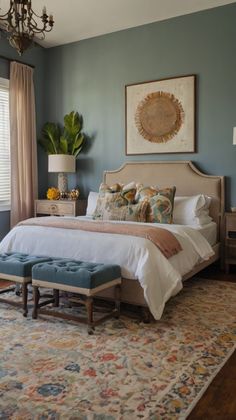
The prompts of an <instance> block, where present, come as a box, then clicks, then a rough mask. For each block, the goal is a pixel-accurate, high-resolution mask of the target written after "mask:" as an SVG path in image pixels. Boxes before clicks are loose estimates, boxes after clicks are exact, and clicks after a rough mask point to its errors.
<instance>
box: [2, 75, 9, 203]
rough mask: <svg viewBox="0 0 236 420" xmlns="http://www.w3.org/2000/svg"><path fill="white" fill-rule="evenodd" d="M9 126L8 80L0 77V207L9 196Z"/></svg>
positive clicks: (7, 201) (6, 201) (7, 200)
mask: <svg viewBox="0 0 236 420" xmlns="http://www.w3.org/2000/svg"><path fill="white" fill-rule="evenodd" d="M9 126H10V124H9V81H8V80H7V79H2V78H0V209H1V207H3V206H9V204H10V198H11V189H10V127H9Z"/></svg>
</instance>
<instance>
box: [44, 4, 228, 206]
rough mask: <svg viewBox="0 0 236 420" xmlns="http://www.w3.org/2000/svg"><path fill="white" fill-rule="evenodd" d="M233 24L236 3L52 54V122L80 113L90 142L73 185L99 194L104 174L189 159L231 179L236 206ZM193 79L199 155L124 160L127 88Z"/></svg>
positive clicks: (49, 89)
mask: <svg viewBox="0 0 236 420" xmlns="http://www.w3.org/2000/svg"><path fill="white" fill-rule="evenodd" d="M235 17H236V4H231V5H229V6H224V7H218V8H215V9H211V10H208V11H204V12H200V13H195V14H190V15H186V16H183V17H178V18H173V19H169V20H166V21H163V22H157V23H154V24H149V25H145V26H141V27H138V28H133V29H129V30H125V31H120V32H116V33H112V34H109V35H104V36H100V37H96V38H93V39H89V40H84V41H81V42H77V43H73V44H68V45H64V46H60V47H57V48H52V49H49V50H47V51H46V56H47V77H46V83H47V88H46V92H47V100H46V115H47V119H48V120H52V121H60V122H62V121H63V115H64V114H65V113H67V112H69V111H70V110H72V109H75V110H78V111H79V112H80V113H82V115H83V117H84V130H85V132H86V133H87V134H88V135H89V136H90V137H91V140H90V142H89V147H88V148H87V149H88V150H87V151H86V152H85V153H82V154H80V155H79V158H78V162H77V167H78V169H77V175H76V176H74V175H72V176H70V180H71V186H72V185H75V184H78V185H79V187H80V188H81V190H82V193H83V194H84V195H86V194H87V193H88V191H89V190H97V189H98V186H99V183H100V181H101V178H102V172H103V170H104V169H115V168H117V167H119V166H120V165H121V164H122V163H123V162H124V161H125V160H129V161H131V160H168V159H169V160H175V159H182V160H185V159H190V160H193V161H194V162H195V163H196V164H197V165H198V167H199V168H200V169H202V170H203V171H206V173H209V174H217V175H226V176H227V203H228V205H230V203H232V204H234V205H235V204H236V146H234V147H233V145H232V136H233V134H232V133H233V126H236V54H235V42H236V25H235ZM187 74H196V75H197V109H196V115H197V153H194V154H175V155H174V154H173V155H170V154H164V155H158V154H155V155H148V156H142V155H140V156H128V157H127V156H125V96H124V86H125V85H126V84H130V83H136V82H143V81H148V80H155V79H161V78H167V77H173V76H179V75H187ZM54 181H55V177H52V176H51V177H50V184H53V183H54Z"/></svg>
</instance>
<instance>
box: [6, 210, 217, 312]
mask: <svg viewBox="0 0 236 420" xmlns="http://www.w3.org/2000/svg"><path fill="white" fill-rule="evenodd" d="M83 218H84V217H80V219H83ZM85 218H86V220H87V219H88V217H85ZM113 223H120V222H113ZM130 223H134V222H130ZM151 225H152V226H154V224H151ZM157 227H165V228H168V230H170V231H172V232H173V233H174V235H175V236H176V238H177V239H178V240H179V242H180V244H181V246H182V249H183V250H182V251H181V252H179V253H178V254H177V255H174V256H173V257H171V258H169V259H166V258H165V257H164V256H163V254H162V253H161V252H160V251H159V249H158V248H157V247H156V246H155V245H154V244H153V243H152V242H151V241H149V240H147V239H144V238H139V237H134V236H129V235H118V234H107V233H100V232H99V233H97V232H88V231H82V230H72V229H61V228H50V227H42V226H16V227H15V228H13V229H12V230H11V231H10V232H9V233H8V235H7V236H6V237H5V238H4V239H3V240H2V242H1V243H0V252H11V251H13V252H14V251H15V252H23V253H29V254H33V255H47V256H51V257H62V258H74V259H77V260H83V261H90V262H101V263H109V264H112V263H116V264H119V265H120V266H121V270H122V277H124V278H129V279H138V280H139V282H140V284H141V286H142V288H143V290H144V296H145V299H146V301H147V304H148V306H149V308H150V311H151V312H152V314H153V316H154V318H155V319H160V318H161V315H162V313H163V310H164V306H165V303H166V302H167V300H168V299H169V298H170V297H171V296H174V295H175V294H177V293H178V292H179V291H180V290H181V288H182V281H181V278H182V276H183V275H184V274H186V273H187V272H189V271H191V269H192V268H193V267H194V266H195V265H196V264H197V263H199V262H200V261H202V260H204V259H208V258H210V257H211V256H212V255H213V254H214V252H213V250H212V248H211V246H210V245H209V243H208V242H207V240H206V239H205V238H204V237H203V236H202V235H201V234H200V233H199V232H198V231H197V230H196V229H192V228H191V227H189V226H180V225H164V226H163V225H160V224H158V226H157Z"/></svg>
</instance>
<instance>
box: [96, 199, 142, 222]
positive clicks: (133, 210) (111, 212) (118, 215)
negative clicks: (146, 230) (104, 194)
mask: <svg viewBox="0 0 236 420" xmlns="http://www.w3.org/2000/svg"><path fill="white" fill-rule="evenodd" d="M147 209H148V202H147V201H141V202H140V203H137V204H128V205H126V206H122V207H112V206H110V207H109V208H107V209H105V210H104V211H103V215H102V219H101V220H119V221H121V220H122V221H127V222H144V223H145V222H146V215H147Z"/></svg>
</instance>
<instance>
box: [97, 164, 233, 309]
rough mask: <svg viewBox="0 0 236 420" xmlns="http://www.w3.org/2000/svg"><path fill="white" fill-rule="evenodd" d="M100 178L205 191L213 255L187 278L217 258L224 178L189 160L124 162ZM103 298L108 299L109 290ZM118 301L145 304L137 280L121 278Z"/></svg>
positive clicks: (179, 190)
mask: <svg viewBox="0 0 236 420" xmlns="http://www.w3.org/2000/svg"><path fill="white" fill-rule="evenodd" d="M103 181H104V182H105V183H107V184H109V185H112V184H114V183H117V182H121V183H125V184H127V183H129V182H131V181H136V182H141V183H142V184H144V185H157V186H158V187H160V188H164V187H169V186H173V185H175V186H176V196H191V195H197V194H205V195H208V196H210V197H211V198H212V201H211V206H210V216H211V217H212V218H213V220H214V221H215V222H216V223H217V226H218V237H217V243H216V244H215V246H213V249H214V251H215V254H214V255H213V256H212V257H211V258H210V259H209V260H207V261H204V262H202V263H201V264H198V265H196V266H195V267H194V268H193V270H191V271H190V272H189V273H187V274H186V275H185V276H184V278H183V280H187V279H189V278H190V277H192V276H193V275H194V274H196V273H198V272H199V271H201V270H202V269H203V268H205V267H207V266H208V265H210V264H212V263H213V262H215V261H216V260H218V259H219V258H221V256H222V255H221V254H222V247H221V242H222V240H223V216H224V206H225V195H224V177H223V176H212V175H206V174H203V173H202V172H200V171H199V170H198V169H197V168H196V166H195V165H194V164H193V163H192V162H191V161H158V162H128V163H125V164H124V165H123V166H121V168H119V169H117V170H114V171H105V172H104V177H103ZM103 296H104V297H107V298H112V294H111V292H109V293H107V294H106V295H104V294H103ZM121 301H122V302H126V303H131V304H134V305H139V306H144V307H147V303H146V301H145V299H144V295H143V289H142V287H141V286H140V284H139V282H138V281H137V280H130V279H125V278H123V279H122V285H121Z"/></svg>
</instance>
